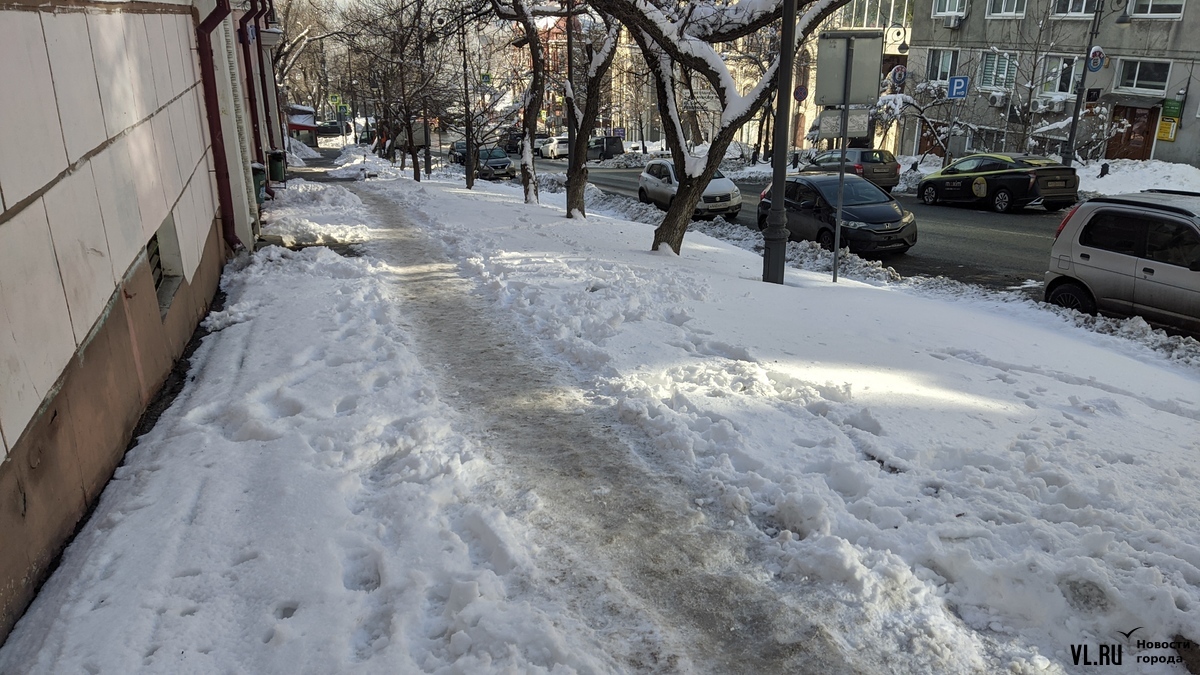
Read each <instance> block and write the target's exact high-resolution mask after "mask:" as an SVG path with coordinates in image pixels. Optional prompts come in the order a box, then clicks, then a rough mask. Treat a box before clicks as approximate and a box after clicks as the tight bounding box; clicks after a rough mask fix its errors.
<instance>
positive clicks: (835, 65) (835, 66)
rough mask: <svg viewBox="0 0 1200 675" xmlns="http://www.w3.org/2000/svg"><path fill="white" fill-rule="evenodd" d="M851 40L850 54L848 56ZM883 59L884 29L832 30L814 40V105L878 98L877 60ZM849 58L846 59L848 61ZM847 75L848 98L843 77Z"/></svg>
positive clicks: (878, 66) (844, 103)
mask: <svg viewBox="0 0 1200 675" xmlns="http://www.w3.org/2000/svg"><path fill="white" fill-rule="evenodd" d="M852 40H853V48H854V51H853V57H852V58H847V57H849V56H850V53H851V52H850V47H851V41H852ZM882 60H883V31H877V30H834V31H826V32H824V33H821V36H820V38H819V39H818V40H817V90H816V95H815V96H814V102H815V103H816V104H817V105H821V106H828V105H846V104H855V103H867V104H870V103H875V102H876V101H878V100H879V72H880V62H881V61H882ZM847 61H849V63H847ZM847 76H849V78H850V100H848V101H847V100H843V99H844V98H845V96H846V92H845V86H846V77H847Z"/></svg>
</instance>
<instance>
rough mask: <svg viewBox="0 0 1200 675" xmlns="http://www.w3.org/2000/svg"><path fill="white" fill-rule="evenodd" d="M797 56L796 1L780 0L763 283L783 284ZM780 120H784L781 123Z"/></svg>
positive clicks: (764, 239)
mask: <svg viewBox="0 0 1200 675" xmlns="http://www.w3.org/2000/svg"><path fill="white" fill-rule="evenodd" d="M795 54H796V0H783V34H782V36H781V37H780V42H779V71H778V72H777V73H776V74H775V76H776V77H777V78H778V80H777V81H778V83H779V84H778V86H776V87H775V100H777V101H779V109H778V111H777V112H776V114H777V116H778V119H777V120H776V123H775V130H774V131H775V140H774V141H772V145H773V146H774V147H773V148H772V150H771V210H770V211H768V212H767V229H765V230H763V281H765V282H767V283H771V284H782V283H783V270H784V258H785V257H786V256H787V242H788V230H787V212H786V211H785V210H784V203H783V200H784V190H785V188H786V187H787V155H788V153H787V146H788V132H789V131H790V130H791V129H790V127H791V125H790V124H788V123H787V120H788V119H790V118H791V115H792V68H793V61H794V60H795ZM779 120H783V122H782V123H780V122H779Z"/></svg>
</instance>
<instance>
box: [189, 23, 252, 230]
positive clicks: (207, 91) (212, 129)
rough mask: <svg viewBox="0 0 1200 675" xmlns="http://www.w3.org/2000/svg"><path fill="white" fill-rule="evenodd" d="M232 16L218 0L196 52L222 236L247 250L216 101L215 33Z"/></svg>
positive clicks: (201, 28)
mask: <svg viewBox="0 0 1200 675" xmlns="http://www.w3.org/2000/svg"><path fill="white" fill-rule="evenodd" d="M229 14H230V8H229V0H217V6H216V7H214V8H213V11H212V12H211V13H210V14H209V15H208V16H207V17H205V18H204V20H202V21H201V22H200V24H199V25H198V26H196V52H197V53H198V55H199V57H200V80H201V82H202V84H203V87H204V112H205V116H206V117H208V136H209V140H211V141H212V152H213V164H214V166H213V169H214V170H215V171H216V175H217V207H218V209H219V212H220V214H221V235H222V237H223V238H224V239H225V244H226V245H227V246H229V248H230V249H232V250H234V251H241V250H243V249H245V248H246V247H245V246H244V245H243V244H242V240H241V239H238V236H237V224H236V223H234V220H233V188H232V187H231V185H230V182H229V156H228V155H227V154H226V153H225V132H224V131H223V130H222V128H221V104H220V103H219V102H218V101H217V67H216V63H215V61H214V57H213V48H212V32H213V31H214V30H216V28H217V26H219V25H221V22H222V21H224V20H225V17H227V16H229Z"/></svg>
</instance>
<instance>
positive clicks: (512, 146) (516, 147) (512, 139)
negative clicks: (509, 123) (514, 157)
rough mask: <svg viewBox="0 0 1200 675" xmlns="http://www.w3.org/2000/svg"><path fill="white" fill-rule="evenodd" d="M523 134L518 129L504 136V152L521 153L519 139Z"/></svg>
mask: <svg viewBox="0 0 1200 675" xmlns="http://www.w3.org/2000/svg"><path fill="white" fill-rule="evenodd" d="M524 136H525V134H524V132H522V131H521V130H520V129H514V130H512V131H509V132H507V133H506V134H505V141H504V151H505V152H508V153H513V154H515V153H518V152H520V151H521V139H522V138H524Z"/></svg>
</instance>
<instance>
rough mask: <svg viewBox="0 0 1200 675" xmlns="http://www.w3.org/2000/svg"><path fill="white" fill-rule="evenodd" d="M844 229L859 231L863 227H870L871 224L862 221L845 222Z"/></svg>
mask: <svg viewBox="0 0 1200 675" xmlns="http://www.w3.org/2000/svg"><path fill="white" fill-rule="evenodd" d="M842 227H848V228H850V229H852V230H857V229H859V228H863V227H870V224H869V223H864V222H862V221H860V220H843V221H842Z"/></svg>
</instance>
